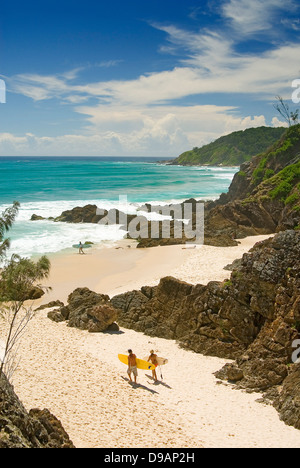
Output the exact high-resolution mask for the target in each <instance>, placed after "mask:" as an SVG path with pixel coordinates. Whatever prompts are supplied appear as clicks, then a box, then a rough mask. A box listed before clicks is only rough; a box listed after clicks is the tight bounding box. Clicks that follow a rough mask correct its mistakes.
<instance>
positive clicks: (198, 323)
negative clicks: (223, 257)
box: [112, 231, 300, 427]
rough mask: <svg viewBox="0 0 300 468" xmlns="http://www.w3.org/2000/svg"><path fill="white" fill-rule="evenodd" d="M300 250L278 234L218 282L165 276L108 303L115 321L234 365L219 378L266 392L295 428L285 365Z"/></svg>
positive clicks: (295, 310) (296, 241) (296, 308)
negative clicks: (114, 310) (117, 311)
mask: <svg viewBox="0 0 300 468" xmlns="http://www.w3.org/2000/svg"><path fill="white" fill-rule="evenodd" d="M299 251H300V233H298V232H296V231H285V232H282V233H279V234H278V235H276V236H275V237H274V239H269V240H267V241H265V242H262V243H260V244H257V245H256V246H255V247H254V248H253V249H252V250H251V251H250V252H249V253H248V254H245V255H244V257H243V259H242V262H241V265H240V266H238V267H237V269H235V270H234V271H233V272H232V274H231V278H230V279H229V280H228V281H226V282H224V283H219V282H211V283H209V284H208V285H207V286H203V285H196V286H193V285H190V284H187V283H184V282H181V281H178V280H176V279H174V278H170V277H168V278H163V279H162V280H161V282H160V284H159V286H157V287H155V288H143V289H142V290H141V291H132V292H128V293H126V294H122V295H119V296H116V297H114V298H113V299H112V303H113V304H114V306H115V307H117V308H118V309H120V310H121V311H122V312H121V314H120V315H119V320H118V322H119V324H120V325H122V326H124V327H128V328H133V329H134V330H137V331H143V332H145V333H147V334H149V335H152V336H154V335H155V336H160V337H165V338H171V339H176V340H178V341H179V342H180V344H181V345H182V346H184V347H186V348H188V349H191V350H193V351H196V352H200V353H202V354H205V355H212V356H218V357H222V358H230V359H235V360H236V362H235V364H234V365H230V366H225V368H224V369H222V370H221V371H220V373H219V375H218V376H219V377H221V378H224V379H228V380H232V381H235V382H238V383H239V385H240V386H242V387H244V388H248V389H251V390H259V391H268V394H269V395H271V394H272V400H273V402H274V404H275V406H276V408H277V409H278V410H279V412H280V414H281V416H282V418H283V419H284V420H285V421H286V422H287V423H288V424H293V425H295V424H296V423H295V421H296V420H298V421H299V420H300V405H299V397H298V395H297V389H299V386H300V371H299V365H297V364H293V363H292V353H293V347H292V344H293V342H294V340H296V339H298V337H299V332H298V330H300V325H299V324H300V257H299ZM280 385H282V390H280V391H279V388H280V387H279V386H280ZM271 390H272V392H271ZM291 409H292V411H291ZM295 415H297V416H295ZM297 418H298V419H297ZM298 425H299V423H298ZM299 427H300V426H299Z"/></svg>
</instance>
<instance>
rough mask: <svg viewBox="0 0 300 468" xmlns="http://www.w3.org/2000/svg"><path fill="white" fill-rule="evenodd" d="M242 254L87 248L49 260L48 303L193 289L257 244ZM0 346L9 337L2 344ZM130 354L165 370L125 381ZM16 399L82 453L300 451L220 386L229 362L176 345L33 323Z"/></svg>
mask: <svg viewBox="0 0 300 468" xmlns="http://www.w3.org/2000/svg"><path fill="white" fill-rule="evenodd" d="M264 238H265V237H255V238H248V239H244V240H243V241H242V242H241V244H240V245H239V246H238V247H232V248H226V249H224V248H217V247H208V246H203V247H199V248H196V249H182V246H171V247H158V248H153V249H135V248H134V245H132V246H131V248H129V247H128V245H129V244H128V241H126V242H122V243H121V244H118V245H117V247H118V248H116V246H115V247H111V248H106V249H99V248H97V247H96V246H95V247H94V248H92V249H89V251H88V253H87V254H86V255H78V254H77V252H76V253H74V252H71V253H70V254H69V253H68V254H67V255H55V256H53V257H51V262H52V271H51V277H50V278H49V281H48V284H50V285H51V286H52V288H53V289H52V291H50V292H49V293H48V294H47V295H45V296H44V297H43V298H42V299H41V300H39V301H36V306H38V305H39V304H44V303H47V302H49V301H50V300H52V299H60V300H62V301H64V302H65V301H66V298H67V296H68V294H69V293H71V292H72V291H73V290H74V289H75V288H76V287H83V286H87V287H89V288H90V289H92V290H95V291H97V292H100V293H106V294H109V295H110V296H113V295H115V294H118V293H121V292H124V291H128V290H132V289H137V288H140V287H141V286H145V285H154V284H157V283H158V281H159V279H160V278H161V277H163V276H166V275H172V276H175V277H177V278H179V279H182V280H184V281H189V282H191V283H202V284H206V283H207V282H208V281H211V280H224V279H226V278H228V277H229V276H230V272H228V271H225V270H224V269H223V268H224V266H226V265H227V264H229V263H232V261H233V260H235V259H237V258H241V256H242V255H243V253H245V252H247V251H248V250H249V249H250V248H251V247H252V246H253V245H254V244H255V243H256V242H257V241H259V240H262V239H264ZM3 337H4V331H3V329H2V330H0V338H3ZM128 348H132V349H133V351H134V353H135V354H137V356H138V357H141V358H143V357H144V356H146V355H147V354H148V353H149V351H150V349H154V350H155V351H156V352H157V354H158V355H160V356H162V357H166V358H168V359H169V362H168V364H167V365H166V366H162V367H161V369H160V370H159V371H158V377H159V381H158V382H154V381H153V379H152V377H151V373H150V372H148V371H139V376H138V385H136V386H135V385H131V384H130V383H129V382H128V378H127V374H126V366H125V365H124V364H122V363H121V362H120V361H119V360H118V358H117V354H118V353H123V354H125V353H127V349H128ZM19 353H20V356H21V362H20V365H19V368H18V370H17V371H16V373H15V374H14V377H13V384H14V387H15V391H16V393H17V394H18V396H19V398H20V399H21V401H22V402H23V403H24V405H25V406H26V408H27V409H28V410H29V409H30V408H34V407H38V408H41V409H42V408H48V409H49V410H50V411H51V412H52V413H53V414H55V415H56V416H57V417H58V418H59V419H60V420H61V421H62V423H63V425H64V427H65V429H66V430H67V432H68V434H69V435H70V438H71V439H72V441H73V443H74V444H75V446H76V447H78V448H79V447H87V448H96V447H106V448H115V447H144V448H146V447H150V448H155V447H158V448H168V447H177V448H178V447H181V448H184V447H191V448H196V447H204V448H211V447H228V448H229V447H236V448H237V447H251V448H254V447H270V448H271V447H274V448H275V447H295V448H296V447H300V431H297V430H296V429H294V428H292V427H288V426H286V425H285V424H284V423H283V422H281V421H280V420H279V417H278V414H277V412H276V410H275V409H274V408H273V407H272V406H266V405H264V404H262V403H259V402H257V399H259V398H260V397H261V395H260V394H253V393H252V394H248V393H246V392H243V391H238V390H236V389H234V387H232V386H231V385H227V384H224V383H221V382H219V381H218V380H217V379H216V378H215V376H214V375H213V373H214V372H215V371H217V370H219V369H220V368H221V367H222V366H223V365H224V364H225V363H226V362H228V360H224V359H219V358H212V357H205V356H202V355H199V354H196V353H193V352H190V351H187V350H183V349H181V348H180V347H179V346H178V345H177V344H176V342H174V341H172V340H165V339H161V338H152V337H148V336H146V335H144V334H142V333H137V332H134V331H132V330H127V329H123V328H121V330H120V332H119V333H114V334H113V333H112V334H109V333H104V334H89V333H87V332H84V331H81V330H77V329H73V328H68V327H67V326H66V324H65V323H60V324H57V323H54V322H52V321H50V320H49V319H48V318H47V311H46V310H45V311H42V312H39V313H38V314H37V316H36V317H35V318H34V320H33V321H32V322H30V324H29V325H28V328H27V330H26V333H25V335H24V336H23V337H22V341H21V343H20V350H19Z"/></svg>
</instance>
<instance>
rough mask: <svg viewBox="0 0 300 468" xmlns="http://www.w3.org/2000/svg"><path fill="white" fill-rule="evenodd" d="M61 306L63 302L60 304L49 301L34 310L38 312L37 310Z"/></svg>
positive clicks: (59, 302)
mask: <svg viewBox="0 0 300 468" xmlns="http://www.w3.org/2000/svg"><path fill="white" fill-rule="evenodd" d="M63 305H64V304H63V302H61V301H59V300H57V301H51V302H49V303H48V304H43V305H41V306H40V307H38V308H37V309H35V310H36V311H38V310H44V309H51V308H52V307H63Z"/></svg>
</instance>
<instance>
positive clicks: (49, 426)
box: [0, 374, 75, 448]
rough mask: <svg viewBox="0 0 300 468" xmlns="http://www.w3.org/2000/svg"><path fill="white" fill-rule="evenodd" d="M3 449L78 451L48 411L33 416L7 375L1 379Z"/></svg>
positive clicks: (0, 434) (0, 439) (0, 437)
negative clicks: (68, 449)
mask: <svg viewBox="0 0 300 468" xmlns="http://www.w3.org/2000/svg"><path fill="white" fill-rule="evenodd" d="M0 448H75V446H74V444H73V443H72V441H71V440H70V438H69V436H68V434H67V433H66V431H65V430H64V428H63V426H62V424H61V422H60V421H59V420H58V419H57V418H56V417H55V416H53V415H52V414H51V413H50V412H49V411H48V410H47V409H44V410H39V409H32V410H30V411H29V413H28V412H27V411H26V409H25V408H24V406H23V404H22V403H21V402H20V400H19V398H18V397H17V395H16V394H15V392H14V389H13V387H12V386H11V384H10V383H9V382H8V381H7V379H6V377H5V375H4V374H2V375H1V376H0Z"/></svg>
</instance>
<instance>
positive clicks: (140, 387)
mask: <svg viewBox="0 0 300 468" xmlns="http://www.w3.org/2000/svg"><path fill="white" fill-rule="evenodd" d="M122 379H123V380H125V381H126V382H128V383H129V385H130V386H131V387H132V388H134V389H136V390H138V389H141V390H147V392H150V393H153V394H154V393H157V394H158V392H156V391H155V390H152V389H151V388H148V387H146V386H145V385H142V384H139V383H134V382H130V380H129V379H128V378H127V377H123V376H122Z"/></svg>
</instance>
